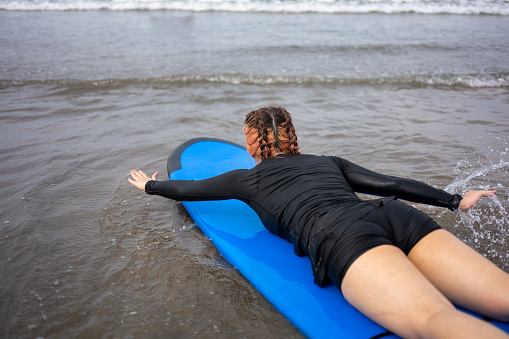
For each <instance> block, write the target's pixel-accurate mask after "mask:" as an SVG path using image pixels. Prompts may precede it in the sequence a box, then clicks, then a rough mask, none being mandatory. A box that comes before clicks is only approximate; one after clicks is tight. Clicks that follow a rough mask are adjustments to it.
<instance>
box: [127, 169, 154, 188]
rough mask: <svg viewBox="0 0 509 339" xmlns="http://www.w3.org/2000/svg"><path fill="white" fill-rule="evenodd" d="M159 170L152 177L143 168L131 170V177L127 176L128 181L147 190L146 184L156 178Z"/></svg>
mask: <svg viewBox="0 0 509 339" xmlns="http://www.w3.org/2000/svg"><path fill="white" fill-rule="evenodd" d="M158 173H159V172H155V173H154V174H153V175H152V177H151V178H150V177H149V176H148V175H146V174H145V173H144V172H143V171H141V170H134V169H133V170H131V178H127V181H129V183H130V184H131V185H133V186H135V187H136V188H138V189H140V190H142V191H145V184H146V183H147V182H148V181H150V180H156V178H157V174H158Z"/></svg>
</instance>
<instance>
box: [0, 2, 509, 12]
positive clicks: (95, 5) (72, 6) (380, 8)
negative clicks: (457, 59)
mask: <svg viewBox="0 0 509 339" xmlns="http://www.w3.org/2000/svg"><path fill="white" fill-rule="evenodd" d="M0 9H1V10H9V11H72V10H76V11H90V10H112V11H133V10H149V11H151V10H153V11H156V10H179V11H195V12H201V11H225V12H273V13H386V14H399V13H422V14H458V15H480V14H490V15H509V2H507V1H496V0H485V1H481V0H477V1H467V0H462V1H461V0H460V1H453V0H447V1H430V0H351V1H349V0H284V1H283V0H272V1H266V0H178V1H171V0H111V1H106V0H33V1H29V0H17V1H2V2H0Z"/></svg>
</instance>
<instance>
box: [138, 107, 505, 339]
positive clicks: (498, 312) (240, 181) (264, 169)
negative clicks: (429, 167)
mask: <svg viewBox="0 0 509 339" xmlns="http://www.w3.org/2000/svg"><path fill="white" fill-rule="evenodd" d="M244 134H245V136H246V146H247V150H248V152H249V154H251V156H252V157H253V158H254V159H255V161H256V163H257V166H255V167H254V168H253V169H250V170H248V169H238V170H233V171H230V172H227V173H224V174H221V175H218V176H216V177H212V178H209V179H205V180H197V181H187V180H170V181H157V180H156V178H157V173H155V174H154V175H152V177H149V176H147V175H146V174H145V173H143V172H142V171H137V170H132V171H131V176H132V178H129V179H128V180H129V182H130V183H131V184H133V185H134V186H136V187H137V188H139V189H141V190H143V191H146V192H147V193H148V194H157V195H161V196H164V197H167V198H170V199H175V200H181V201H196V200H223V199H239V200H242V201H244V202H245V203H247V204H248V205H249V206H251V207H252V208H253V210H254V211H255V212H256V213H257V214H258V216H259V217H260V219H261V221H262V223H263V225H264V226H265V228H267V229H268V230H269V231H270V232H271V233H274V234H276V235H278V236H279V237H281V238H283V239H286V240H288V241H290V242H291V243H292V244H293V245H294V249H295V253H296V254H297V255H299V256H308V257H309V259H310V261H311V265H312V268H313V273H314V279H315V283H317V284H318V285H321V286H323V284H324V283H325V282H326V281H328V280H331V281H332V282H333V283H334V284H335V286H336V287H337V288H338V289H339V290H340V291H341V292H342V293H343V295H344V296H345V298H346V299H347V300H348V302H350V303H351V304H352V305H353V306H354V307H356V308H357V309H358V310H360V311H361V312H362V313H364V314H365V315H366V316H368V317H369V318H371V319H372V320H374V321H375V322H377V323H379V324H380V325H382V326H383V327H385V328H386V329H388V330H390V331H392V332H393V333H395V334H398V335H399V336H402V337H404V338H417V337H424V338H445V337H447V338H451V337H457V338H508V336H507V334H505V333H504V332H503V331H501V330H500V329H498V328H496V327H495V326H492V325H491V324H489V323H487V322H484V321H482V320H479V319H477V318H475V317H472V316H470V315H467V314H466V313H463V312H460V311H457V310H456V309H455V307H454V306H453V304H452V303H454V304H456V305H459V306H462V307H464V308H467V309H470V310H473V311H475V312H478V313H481V314H483V315H485V316H488V317H492V318H495V319H498V320H501V321H509V275H508V274H507V273H506V272H504V271H503V270H501V269H499V268H498V267H496V266H495V265H494V264H493V263H491V262H490V261H489V260H487V259H486V258H484V257H483V256H482V255H480V254H478V253H477V252H475V251H474V250H472V249H471V248H470V247H468V246H467V245H465V244H464V243H463V242H461V241H460V240H459V239H457V238H456V237H454V236H453V235H452V234H451V233H449V232H447V231H445V230H443V229H441V228H440V226H439V225H438V224H437V223H436V222H435V221H433V220H432V219H431V218H430V217H428V216H427V215H426V214H424V213H423V212H421V211H420V210H418V209H415V208H413V207H411V206H409V205H407V204H405V203H403V202H401V201H399V200H397V199H398V198H401V199H405V200H409V201H413V202H418V203H425V204H430V205H434V206H440V207H446V208H449V209H451V210H457V209H459V210H463V211H466V210H468V209H470V208H471V207H473V206H474V205H475V204H476V203H477V201H478V200H479V199H480V198H482V197H484V196H491V195H493V194H495V191H468V192H466V193H465V194H464V196H461V195H458V194H455V195H453V194H449V193H447V192H445V191H442V190H439V189H436V188H434V187H432V186H429V185H426V184H424V183H421V182H418V181H415V180H411V179H405V178H398V177H393V176H387V175H382V174H379V173H376V172H372V171H370V170H367V169H365V168H362V167H360V166H358V165H355V164H353V163H351V162H349V161H347V160H345V159H342V158H339V157H325V156H314V155H307V154H301V153H300V151H299V145H298V140H297V135H296V133H295V128H294V126H293V123H292V120H291V116H290V114H289V113H288V112H287V111H286V110H285V109H284V108H280V107H267V108H261V109H258V110H256V111H252V112H250V113H249V114H248V115H247V116H246V120H245V125H244ZM354 192H362V193H368V194H375V195H379V196H384V197H386V198H382V199H378V200H371V201H365V200H361V199H359V198H358V197H357V195H356V194H355V193H354ZM296 297H298V296H296ZM451 302H452V303H451Z"/></svg>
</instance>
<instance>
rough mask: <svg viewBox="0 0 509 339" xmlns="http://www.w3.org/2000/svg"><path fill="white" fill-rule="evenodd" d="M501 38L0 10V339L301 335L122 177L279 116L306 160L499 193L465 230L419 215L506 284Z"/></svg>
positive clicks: (346, 19) (468, 24) (144, 14)
mask: <svg viewBox="0 0 509 339" xmlns="http://www.w3.org/2000/svg"><path fill="white" fill-rule="evenodd" d="M20 3H23V2H20ZM508 29H509V19H508V17H507V16H503V15H498V16H492V15H444V14H440V15H424V14H405V13H401V14H394V15H386V14H381V13H371V14H323V13H301V14H285V13H255V12H248V13H227V12H203V13H201V12H189V11H180V12H178V11H177V12H175V11H95V10H94V11H85V12H78V11H69V12H53V11H42V12H37V11H35V12H27V11H14V12H11V11H0V33H2V34H0V45H1V46H3V48H1V49H0V60H2V62H1V65H0V75H1V76H0V100H1V105H0V123H1V124H0V140H1V142H0V159H1V160H0V178H1V181H2V185H1V186H0V197H1V198H0V199H1V204H0V206H2V207H1V209H0V213H1V219H0V221H1V223H0V225H1V226H0V258H1V260H0V262H1V264H0V270H1V272H2V278H0V293H1V296H2V298H1V300H2V303H1V306H0V333H1V334H2V336H3V337H45V338H51V337H127V338H128V337H161V336H165V337H210V336H219V337H232V338H233V337H235V338H237V337H249V338H257V337H300V336H301V335H300V334H299V332H298V331H297V330H295V329H294V327H293V326H292V325H291V324H290V323H289V322H288V321H286V320H285V319H284V318H283V317H282V316H281V315H280V314H279V313H278V312H277V311H275V310H274V309H273V308H272V306H271V305H270V304H269V303H268V302H267V301H265V300H264V299H263V297H261V296H260V295H259V293H258V292H257V291H256V290H255V289H254V288H253V287H251V286H250V284H249V283H248V282H246V281H245V280H244V279H243V278H242V277H241V276H240V274H239V273H237V272H236V271H235V270H234V269H233V268H232V267H231V266H230V265H229V264H228V263H226V262H225V261H224V260H223V259H222V258H221V257H220V255H219V254H218V253H217V251H216V250H215V248H214V246H213V245H212V244H211V242H210V241H209V240H208V239H207V238H206V237H205V236H204V235H203V234H202V233H201V232H200V231H199V229H198V228H197V227H194V226H193V221H192V220H191V219H190V218H189V216H188V215H187V214H186V212H185V211H184V210H183V208H182V206H181V205H180V203H178V202H173V201H169V200H165V199H162V198H160V197H152V196H146V195H145V194H144V193H142V192H139V191H135V190H134V189H133V188H132V187H131V186H130V185H129V184H128V182H127V180H126V179H127V175H128V172H129V170H130V169H131V168H141V169H143V170H145V171H146V172H149V173H152V172H155V171H159V172H160V178H164V177H165V176H166V175H167V174H166V173H165V168H166V158H167V157H168V155H169V153H170V152H171V151H172V150H173V149H174V148H175V147H176V146H178V145H179V144H180V143H181V142H183V141H185V140H187V139H189V138H192V137H196V136H212V137H220V138H225V139H230V140H232V141H235V142H238V143H242V142H243V135H242V132H241V131H242V121H243V118H244V116H245V114H246V113H247V112H248V111H250V110H252V109H256V108H258V107H260V106H262V105H268V104H278V105H283V106H285V107H286V108H287V109H288V110H289V111H290V112H291V113H292V114H293V116H294V120H295V121H294V122H295V125H296V127H297V132H298V135H299V139H300V143H301V149H302V150H303V151H304V152H308V153H319V154H334V155H339V156H342V157H345V158H347V159H349V160H351V161H354V162H356V163H358V164H360V165H363V166H366V167H368V168H371V169H373V170H377V171H381V172H384V173H387V174H394V175H400V176H405V177H412V178H415V179H419V180H421V181H424V182H427V183H429V184H432V185H434V186H437V187H439V188H442V189H447V190H449V191H450V192H454V193H456V192H459V193H462V192H463V191H465V190H467V189H469V188H496V189H497V190H498V194H497V197H496V199H489V198H486V199H483V201H482V202H481V203H480V204H479V206H478V207H476V208H475V209H474V210H473V211H472V212H471V213H470V214H468V215H459V214H456V213H452V212H449V211H447V210H442V209H438V208H434V207H429V206H420V207H421V208H423V209H424V210H425V211H426V212H428V213H430V214H431V215H432V216H433V217H434V218H435V219H437V220H438V221H439V222H440V223H441V225H443V227H444V228H446V229H448V230H450V231H451V232H453V233H454V234H456V235H457V236H458V237H460V238H461V239H462V240H464V241H465V242H466V243H467V244H469V245H470V246H472V247H474V248H475V249H477V250H478V251H480V252H481V253H482V254H483V255H485V256H487V257H488V258H489V259H490V260H493V261H494V262H495V263H496V264H497V265H498V266H499V267H501V268H502V269H504V270H506V271H509V251H508V249H509V246H508V243H507V242H508V238H507V233H508V232H507V231H508V228H509V217H508V212H507V209H508V205H509V192H508V188H507V182H508V168H509V145H508V142H509V140H508V139H509V114H508V112H509V100H508V98H509V90H508V88H509V83H508V81H509V68H508V65H509V63H508V62H507V61H508V57H507V55H509V54H508V52H509V38H507V34H506V32H507V31H508ZM310 279H312V277H310Z"/></svg>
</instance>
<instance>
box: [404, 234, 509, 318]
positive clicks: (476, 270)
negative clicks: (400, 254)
mask: <svg viewBox="0 0 509 339" xmlns="http://www.w3.org/2000/svg"><path fill="white" fill-rule="evenodd" d="M408 258H409V259H410V261H412V262H413V263H414V265H415V266H416V267H417V268H418V269H419V270H420V271H421V272H422V273H423V274H424V276H426V278H427V279H428V280H429V281H430V282H431V283H432V284H433V285H434V286H435V287H436V288H437V289H438V290H439V291H440V292H441V293H442V294H444V295H445V296H446V297H447V298H448V299H449V300H451V301H452V302H453V303H455V304H456V305H459V306H463V307H465V308H467V309H470V310H472V311H476V312H479V313H481V314H483V315H487V316H490V317H492V318H494V319H498V320H501V321H509V274H507V273H506V272H504V271H502V270H501V269H499V268H498V267H497V266H495V265H494V264H493V263H492V262H490V261H489V260H488V259H486V258H485V257H483V256H482V255H480V254H479V253H477V252H476V251H474V250H473V249H471V248H470V247H468V246H467V245H466V244H464V243H463V242H462V241H461V240H459V239H458V238H456V237H455V236H454V235H452V234H451V233H449V232H447V231H445V230H437V231H434V232H432V233H430V234H428V235H427V236H426V237H424V238H423V239H421V241H419V242H418V243H417V245H416V246H414V248H413V249H412V250H411V251H410V253H409V255H408Z"/></svg>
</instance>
